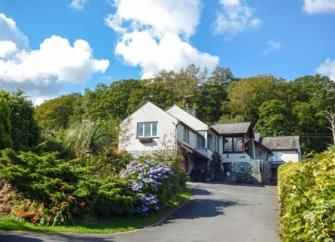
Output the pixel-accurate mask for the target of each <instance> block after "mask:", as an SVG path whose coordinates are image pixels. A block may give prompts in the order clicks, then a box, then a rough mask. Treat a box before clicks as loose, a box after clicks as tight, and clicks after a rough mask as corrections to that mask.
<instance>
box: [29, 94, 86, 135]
mask: <svg viewBox="0 0 335 242" xmlns="http://www.w3.org/2000/svg"><path fill="white" fill-rule="evenodd" d="M80 100H81V95H80V94H75V93H74V94H69V95H64V96H61V97H57V98H54V99H51V100H47V101H45V102H44V103H42V104H41V105H40V106H38V107H36V109H35V110H36V119H37V120H38V123H39V125H40V126H41V127H42V128H43V129H44V130H46V131H49V132H51V133H54V132H56V131H58V130H59V129H66V128H68V127H69V125H70V124H71V123H73V122H74V120H75V119H76V118H75V116H74V112H75V111H76V107H77V105H78V103H79V102H80Z"/></svg>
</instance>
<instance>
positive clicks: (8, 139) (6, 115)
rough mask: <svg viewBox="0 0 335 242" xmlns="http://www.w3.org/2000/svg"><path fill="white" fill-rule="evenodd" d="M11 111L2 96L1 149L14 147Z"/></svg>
mask: <svg viewBox="0 0 335 242" xmlns="http://www.w3.org/2000/svg"><path fill="white" fill-rule="evenodd" d="M10 118H11V110H10V107H9V104H8V101H7V100H6V99H4V98H3V97H1V96H0V148H6V147H10V146H12V143H13V142H12V136H11V132H12V124H11V120H10Z"/></svg>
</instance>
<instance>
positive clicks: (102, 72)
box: [0, 0, 335, 105]
mask: <svg viewBox="0 0 335 242" xmlns="http://www.w3.org/2000/svg"><path fill="white" fill-rule="evenodd" d="M192 63H193V64H196V65H198V66H200V67H202V68H205V67H206V68H208V70H209V71H211V70H213V68H215V67H216V66H223V67H229V68H230V69H231V70H232V72H233V74H234V75H235V76H236V77H248V76H254V75H260V74H272V75H274V76H276V77H278V78H285V79H287V80H288V81H289V80H293V79H295V78H297V77H299V76H303V75H310V74H312V75H313V74H322V75H327V76H329V77H330V78H331V79H332V80H335V0H277V1H269V0H24V1H23V0H0V88H2V89H5V90H9V91H13V90H16V89H17V88H21V89H23V90H24V91H25V93H26V95H27V96H28V97H29V98H30V99H31V100H32V101H33V102H34V104H36V105H38V104H40V103H42V102H43V101H44V100H47V99H50V98H53V97H56V96H59V95H63V94H67V93H71V92H81V93H82V92H83V91H84V90H85V89H86V88H90V89H93V88H94V87H95V86H96V85H97V84H98V83H106V84H108V83H112V82H113V81H116V80H121V79H130V78H134V79H139V78H150V77H153V76H154V75H155V74H156V73H157V72H159V71H161V70H167V71H169V70H174V71H178V70H180V68H183V67H185V66H187V65H189V64H192Z"/></svg>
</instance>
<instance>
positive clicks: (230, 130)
mask: <svg viewBox="0 0 335 242" xmlns="http://www.w3.org/2000/svg"><path fill="white" fill-rule="evenodd" d="M250 126H251V122H241V123H225V124H215V125H212V126H211V127H212V128H213V129H214V130H215V131H216V132H218V133H219V134H245V133H247V132H248V130H249V128H250Z"/></svg>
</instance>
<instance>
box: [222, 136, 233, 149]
mask: <svg viewBox="0 0 335 242" xmlns="http://www.w3.org/2000/svg"><path fill="white" fill-rule="evenodd" d="M223 140H224V146H223V150H224V151H225V152H232V151H233V138H232V137H227V138H223Z"/></svg>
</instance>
